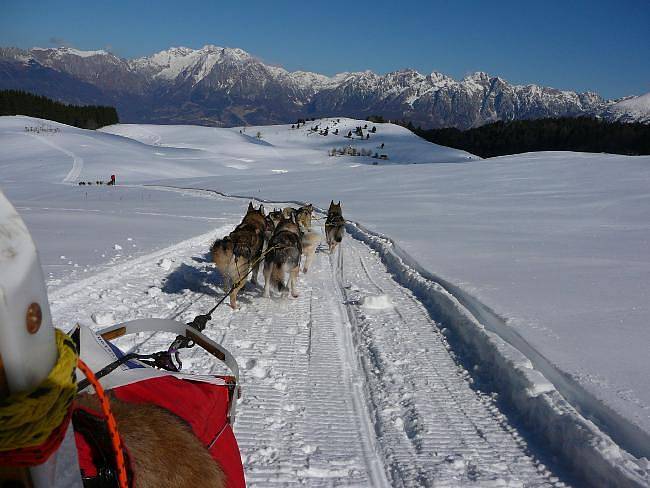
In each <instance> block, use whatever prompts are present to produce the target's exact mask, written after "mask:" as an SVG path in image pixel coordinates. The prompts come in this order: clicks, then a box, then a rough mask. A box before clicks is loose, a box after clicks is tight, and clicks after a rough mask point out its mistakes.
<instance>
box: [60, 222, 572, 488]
mask: <svg viewBox="0 0 650 488" xmlns="http://www.w3.org/2000/svg"><path fill="white" fill-rule="evenodd" d="M233 223H234V222H233ZM229 230H230V226H225V227H220V228H218V229H216V230H215V231H213V232H210V233H208V234H204V235H201V236H198V237H195V238H192V239H189V240H187V241H184V242H182V243H179V244H177V245H175V246H172V247H169V248H167V249H165V250H162V251H158V252H155V253H152V254H150V255H147V256H143V257H141V258H138V259H135V260H132V261H129V262H127V263H124V264H122V265H119V266H116V267H114V268H112V269H111V270H107V271H105V272H102V273H100V274H98V275H96V276H94V277H91V278H88V279H86V280H84V281H81V282H78V283H76V284H73V285H70V286H67V287H64V288H61V289H59V290H58V291H56V292H55V293H53V294H52V297H51V299H52V300H51V301H52V311H53V316H54V319H55V323H56V324H58V325H59V326H60V327H63V328H68V327H70V326H72V325H73V324H74V323H75V322H76V321H78V320H81V321H84V322H87V323H89V324H91V325H92V322H91V319H90V315H91V313H93V312H96V313H98V314H106V313H111V314H112V315H113V317H112V318H114V320H115V321H116V322H119V321H122V320H126V319H132V318H137V317H151V316H153V317H156V316H157V317H172V318H177V319H178V320H183V321H189V320H191V318H193V316H194V315H195V314H197V313H203V312H205V310H206V309H207V308H209V307H210V306H211V305H212V304H213V303H214V301H215V300H216V299H218V298H219V297H220V296H221V294H222V289H221V286H222V283H221V282H220V278H218V276H217V273H216V272H215V270H214V267H213V266H212V265H211V264H210V263H209V262H208V259H207V255H206V254H207V250H208V248H209V245H210V244H211V241H212V240H213V239H214V238H215V237H217V236H220V235H223V234H225V233H227V232H228V231H229ZM341 249H342V254H338V255H336V256H329V255H328V254H327V253H326V252H323V251H322V250H320V252H319V253H318V255H317V259H316V260H315V265H314V266H313V268H312V270H310V273H309V274H307V275H302V276H301V280H300V285H299V290H300V293H301V295H300V297H299V298H298V299H295V300H294V299H289V300H288V299H281V298H279V297H276V298H274V299H272V300H265V299H263V298H262V297H261V289H259V288H252V287H248V288H247V290H246V291H245V292H244V293H243V296H242V297H241V302H242V304H243V306H242V308H241V310H239V311H232V310H231V309H229V308H228V307H225V306H224V307H221V308H219V309H217V311H216V312H215V313H214V314H213V317H214V318H213V320H212V321H211V323H210V324H209V326H208V329H206V333H207V334H208V335H209V336H210V337H211V338H213V339H215V340H217V341H219V342H221V343H223V344H224V345H225V346H226V347H228V348H229V349H230V350H231V351H232V352H233V353H234V354H235V356H236V357H237V359H238V361H239V363H240V366H241V367H242V370H243V376H242V380H243V400H242V401H241V403H240V407H239V413H238V418H237V423H236V425H235V431H236V434H237V437H238V440H239V442H240V447H241V451H242V456H243V460H244V464H245V468H246V476H247V481H248V484H249V486H260V487H262V486H263V487H267V486H292V485H297V484H305V485H308V486H359V487H362V486H363V487H366V486H387V485H391V486H432V485H433V484H435V485H436V486H458V485H475V486H564V485H563V483H561V482H559V481H558V480H557V478H554V477H553V475H552V474H551V473H550V472H549V471H548V470H547V469H546V468H545V467H544V466H543V465H541V464H540V463H539V462H538V461H536V460H535V459H534V458H533V457H532V456H531V455H530V453H529V452H528V451H527V448H526V445H525V442H524V441H523V440H522V438H521V437H520V436H519V435H518V434H517V432H516V430H515V429H513V428H512V427H511V426H510V425H509V424H508V421H507V419H506V418H505V417H504V416H503V415H501V414H500V413H499V411H498V409H497V407H496V406H495V403H494V401H493V399H492V398H491V397H489V396H485V395H482V394H480V393H479V392H476V391H474V390H473V389H472V388H471V384H470V380H469V375H468V373H467V372H466V371H464V370H463V369H462V368H461V367H459V366H458V364H457V363H456V362H455V361H454V359H453V357H452V356H451V355H450V353H449V351H448V348H447V344H446V341H445V338H444V335H443V334H442V333H441V332H440V331H439V330H438V328H437V326H436V324H435V323H434V322H433V321H432V320H431V319H430V318H429V316H428V315H427V312H426V310H425V309H424V307H423V306H422V305H421V304H420V303H419V302H418V301H417V300H416V299H415V298H414V297H413V295H412V294H411V293H410V292H409V291H408V290H406V289H404V288H402V287H401V286H399V285H398V284H397V283H395V282H394V281H393V280H392V279H391V278H390V276H389V275H388V273H387V271H386V269H385V268H384V266H383V265H382V263H381V261H380V259H379V257H378V256H377V255H376V254H374V252H372V251H370V249H369V248H368V247H366V246H365V245H364V244H362V243H360V242H358V241H355V240H353V239H351V238H347V239H346V240H345V241H344V243H343V245H342V248H341ZM375 295H386V296H389V297H390V302H391V303H392V306H390V307H387V308H386V307H383V308H382V307H380V308H378V309H375V310H368V309H367V308H364V307H363V306H362V304H361V301H362V299H363V298H365V297H368V296H375ZM80 311H82V312H80ZM171 339H172V338H171V337H167V336H165V335H163V334H156V335H151V334H142V335H139V336H134V337H131V338H127V339H126V340H124V341H123V342H121V343H120V345H121V347H123V348H124V349H131V348H137V349H140V350H146V351H154V350H159V349H162V348H165V347H167V346H168V344H169V342H170V341H171ZM416 344H417V345H416ZM183 362H184V364H185V366H186V368H187V369H189V370H193V371H197V372H203V373H206V372H212V373H217V372H219V371H221V369H220V366H219V365H217V364H215V363H214V362H213V360H211V359H210V358H209V357H208V356H207V355H205V354H203V353H201V352H200V351H199V350H198V349H193V350H190V351H189V352H186V353H185V357H184V358H183Z"/></svg>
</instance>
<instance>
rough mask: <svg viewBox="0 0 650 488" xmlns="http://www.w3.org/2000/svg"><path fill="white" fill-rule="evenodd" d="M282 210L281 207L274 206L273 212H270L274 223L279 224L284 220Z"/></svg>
mask: <svg viewBox="0 0 650 488" xmlns="http://www.w3.org/2000/svg"><path fill="white" fill-rule="evenodd" d="M282 216H283V215H282V210H280V209H279V208H274V209H273V211H272V212H269V218H270V219H271V220H272V221H273V225H274V226H277V225H278V224H279V223H280V220H282Z"/></svg>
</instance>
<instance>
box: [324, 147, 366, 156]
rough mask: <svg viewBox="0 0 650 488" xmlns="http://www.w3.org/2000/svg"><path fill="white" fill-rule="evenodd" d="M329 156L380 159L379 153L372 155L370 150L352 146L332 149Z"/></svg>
mask: <svg viewBox="0 0 650 488" xmlns="http://www.w3.org/2000/svg"><path fill="white" fill-rule="evenodd" d="M327 153H328V155H329V156H372V157H374V158H377V157H379V155H378V154H377V153H375V154H374V156H373V154H372V151H371V150H370V149H363V148H362V149H357V148H356V147H352V146H347V147H341V148H337V147H334V148H332V149H330V150H329V151H328V152H327Z"/></svg>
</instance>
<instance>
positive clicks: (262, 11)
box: [0, 0, 650, 97]
mask: <svg viewBox="0 0 650 488" xmlns="http://www.w3.org/2000/svg"><path fill="white" fill-rule="evenodd" d="M96 4H97V2H93V1H88V0H86V1H84V2H82V1H65V0H59V1H52V0H50V1H47V2H45V1H43V2H42V1H40V0H31V1H29V2H25V1H24V0H20V1H15V0H2V6H1V7H0V45H1V46H17V47H22V48H29V47H33V46H53V45H62V44H65V45H70V46H73V47H76V48H79V49H99V48H108V49H109V50H111V51H112V52H114V53H115V54H117V55H119V56H122V57H135V56H142V55H147V54H151V53H153V52H156V51H159V50H162V49H166V48H168V47H170V46H188V47H194V48H198V47H201V46H203V45H205V44H215V45H218V46H230V47H240V48H242V49H245V50H246V51H248V52H250V53H251V54H254V55H256V56H257V57H259V58H261V59H262V60H264V61H265V62H268V63H273V64H278V65H282V66H284V67H285V68H287V69H289V70H296V69H303V70H309V71H317V72H321V73H325V74H334V73H337V72H341V71H360V70H365V69H371V70H373V71H376V72H379V73H385V72H388V71H392V70H396V69H400V68H406V67H411V68H415V69H417V70H418V71H420V72H422V73H428V72H431V71H440V72H443V73H445V74H448V75H451V76H453V77H454V78H462V77H463V76H465V75H466V74H468V73H471V72H474V71H487V72H488V73H490V74H492V75H499V76H502V77H503V78H505V79H507V80H509V81H511V82H514V83H538V84H543V85H547V86H554V87H557V88H563V89H571V90H578V91H584V90H595V91H597V92H599V93H600V94H601V95H603V96H605V97H620V96H624V95H632V94H641V93H645V92H648V91H650V61H649V60H650V1H649V0H619V1H617V2H613V1H609V2H608V1H601V0H592V1H590V2H586V1H566V0H565V1H556V0H547V1H535V2H526V1H523V0H520V1H510V0H499V1H478V0H476V1H464V0H457V1H452V0H450V1H413V2H408V1H401V2H399V1H379V0H376V1H373V0H365V1H354V0H348V1H344V2H340V1H335V0H321V1H316V0H303V1H291V2H289V1H268V0H267V1H259V2H258V1H254V0H249V1H246V2H237V1H229V2H227V1H221V0H212V1H210V0H206V1H191V0H185V1H178V0H176V1H167V0H158V1H156V2H138V1H131V2H128V1H122V0H115V1H108V2H103V3H102V4H101V5H99V6H97V5H96Z"/></svg>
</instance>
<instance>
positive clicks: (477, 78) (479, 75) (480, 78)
mask: <svg viewBox="0 0 650 488" xmlns="http://www.w3.org/2000/svg"><path fill="white" fill-rule="evenodd" d="M463 81H474V82H476V83H485V82H487V81H490V75H489V74H487V73H486V72H485V71H476V72H474V73H472V74H470V75H467V76H466V77H465V78H463Z"/></svg>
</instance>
